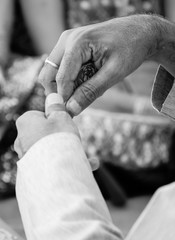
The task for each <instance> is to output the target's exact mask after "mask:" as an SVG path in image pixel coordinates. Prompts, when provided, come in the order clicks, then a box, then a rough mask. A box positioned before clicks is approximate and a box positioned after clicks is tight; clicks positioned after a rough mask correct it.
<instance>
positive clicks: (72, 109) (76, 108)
mask: <svg viewBox="0 0 175 240" xmlns="http://www.w3.org/2000/svg"><path fill="white" fill-rule="evenodd" d="M66 108H67V111H68V112H69V113H70V114H71V116H77V115H78V114H80V113H81V112H82V110H83V109H82V107H81V106H80V104H79V103H78V102H77V101H76V100H75V99H73V98H72V99H70V100H69V101H68V102H67V105H66Z"/></svg>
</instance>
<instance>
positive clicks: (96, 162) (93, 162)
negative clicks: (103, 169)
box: [88, 157, 100, 171]
mask: <svg viewBox="0 0 175 240" xmlns="http://www.w3.org/2000/svg"><path fill="white" fill-rule="evenodd" d="M88 160H89V163H90V165H91V169H92V171H96V170H97V169H98V168H99V167H100V161H99V159H98V158H95V157H91V158H89V159H88Z"/></svg>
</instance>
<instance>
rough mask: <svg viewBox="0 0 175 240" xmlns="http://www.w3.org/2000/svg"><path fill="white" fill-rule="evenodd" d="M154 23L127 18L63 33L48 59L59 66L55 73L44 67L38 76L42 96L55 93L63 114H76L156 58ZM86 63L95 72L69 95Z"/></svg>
mask: <svg viewBox="0 0 175 240" xmlns="http://www.w3.org/2000/svg"><path fill="white" fill-rule="evenodd" d="M157 18H158V17H157ZM155 19H156V17H155V16H148V15H138V16H130V17H124V18H118V19H113V20H110V21H107V22H103V23H99V24H94V25H89V26H85V27H80V28H77V29H73V30H68V31H65V32H64V33H63V34H62V35H61V37H60V39H59V40H58V43H57V45H56V46H55V48H54V49H53V51H52V52H51V54H50V56H49V60H51V61H52V62H54V63H56V64H57V65H60V67H59V70H57V69H56V68H54V67H53V66H51V65H50V64H45V66H44V67H43V69H42V71H41V73H40V76H39V79H40V81H41V83H42V84H43V86H44V87H45V90H46V94H48V93H50V92H56V91H57V92H58V93H59V94H61V95H62V96H63V98H64V101H65V102H67V105H66V107H67V110H68V111H69V112H71V114H72V115H77V114H79V113H80V112H81V111H82V110H83V109H85V108H86V107H87V106H88V105H89V104H91V103H92V102H93V101H94V100H95V99H96V98H97V97H99V96H101V95H102V94H103V93H104V92H105V91H106V90H107V89H108V88H110V87H111V86H113V85H114V84H116V83H117V82H119V81H120V80H122V79H123V78H124V77H126V76H127V75H129V74H130V73H131V72H133V71H134V70H135V69H137V68H138V67H139V66H140V65H141V64H142V63H143V61H144V60H145V59H149V58H150V57H152V56H154V55H155V54H156V43H157V38H158V31H157V30H156V28H155V26H154V25H155V24H153V23H154V22H155ZM89 60H92V61H94V63H95V65H96V67H97V69H98V72H97V73H96V74H95V75H94V76H93V77H92V78H91V79H90V80H88V81H87V82H85V83H83V84H82V85H81V86H80V87H79V88H78V89H77V90H76V91H75V92H73V89H74V80H75V79H76V77H77V75H78V72H79V71H80V68H81V66H82V64H83V63H86V62H87V61H89ZM55 80H56V83H57V84H55Z"/></svg>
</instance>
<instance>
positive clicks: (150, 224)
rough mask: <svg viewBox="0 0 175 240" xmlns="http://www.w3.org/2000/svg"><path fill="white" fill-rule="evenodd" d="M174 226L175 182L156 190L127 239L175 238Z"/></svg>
mask: <svg viewBox="0 0 175 240" xmlns="http://www.w3.org/2000/svg"><path fill="white" fill-rule="evenodd" d="M174 226H175V183H171V184H168V185H166V186H163V187H161V188H159V189H158V190H157V191H156V193H155V194H154V195H153V197H152V198H151V200H150V202H149V203H148V205H147V206H146V208H145V209H144V211H143V212H142V214H141V215H140V217H139V218H138V219H137V221H136V222H135V224H134V225H133V227H132V228H131V230H130V232H129V233H128V235H127V237H126V240H141V239H144V240H152V239H155V240H156V239H158V240H165V239H166V240H174V239H175V227H174Z"/></svg>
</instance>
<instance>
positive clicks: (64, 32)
mask: <svg viewBox="0 0 175 240" xmlns="http://www.w3.org/2000/svg"><path fill="white" fill-rule="evenodd" d="M71 33H72V30H71V29H67V30H65V31H63V32H62V34H61V36H60V39H61V40H64V39H67V37H68V36H69V35H70V34H71Z"/></svg>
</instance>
